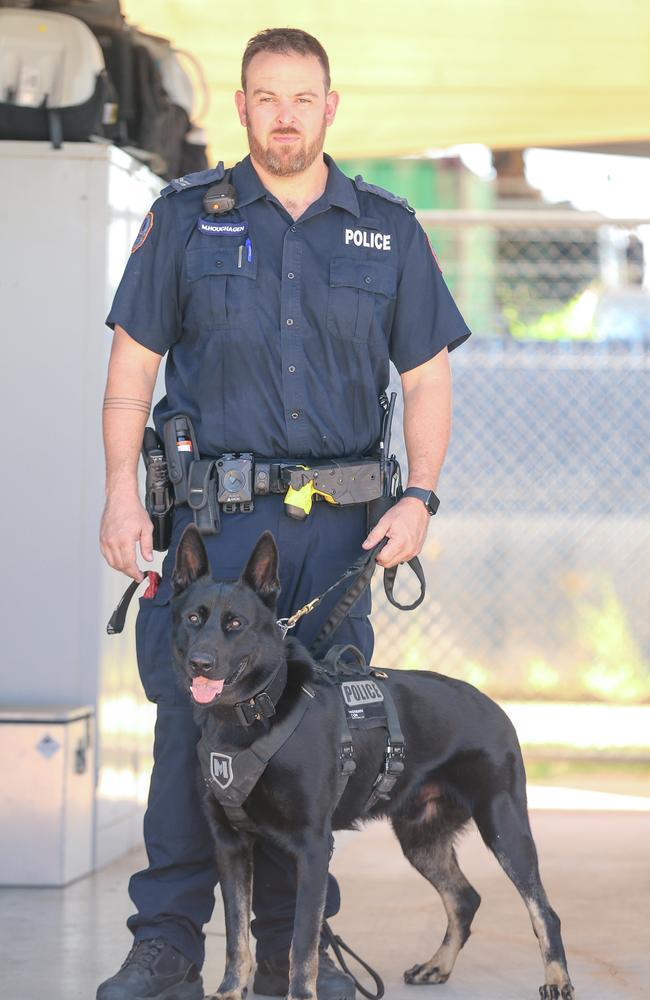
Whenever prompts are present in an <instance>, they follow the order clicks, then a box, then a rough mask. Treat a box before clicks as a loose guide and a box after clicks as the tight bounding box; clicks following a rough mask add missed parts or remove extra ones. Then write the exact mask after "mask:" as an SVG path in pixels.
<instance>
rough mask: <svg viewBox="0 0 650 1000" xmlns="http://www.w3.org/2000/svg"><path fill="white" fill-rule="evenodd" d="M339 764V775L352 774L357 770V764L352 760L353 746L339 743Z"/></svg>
mask: <svg viewBox="0 0 650 1000" xmlns="http://www.w3.org/2000/svg"><path fill="white" fill-rule="evenodd" d="M339 762H340V764H341V774H345V775H348V776H349V775H350V774H354V772H355V771H356V769H357V762H356V760H355V759H354V744H353V743H341V749H340V751H339Z"/></svg>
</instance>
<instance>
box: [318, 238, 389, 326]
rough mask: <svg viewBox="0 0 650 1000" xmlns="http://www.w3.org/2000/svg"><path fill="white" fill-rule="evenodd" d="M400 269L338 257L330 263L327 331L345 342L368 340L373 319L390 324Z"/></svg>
mask: <svg viewBox="0 0 650 1000" xmlns="http://www.w3.org/2000/svg"><path fill="white" fill-rule="evenodd" d="M396 292H397V270H396V268H394V267H392V266H391V265H390V264H383V263H380V262H379V261H374V260H373V261H370V260H366V261H363V260H350V259H349V258H347V257H335V258H334V259H333V260H332V262H331V264H330V287H329V296H328V302H327V329H328V330H329V331H330V333H332V334H333V335H334V336H335V337H342V338H343V339H344V340H356V341H362V342H363V341H367V340H368V337H369V336H370V329H371V326H372V323H373V320H375V321H377V322H378V323H379V324H380V326H382V327H385V326H389V325H390V319H391V317H392V312H393V308H394V304H395V295H396Z"/></svg>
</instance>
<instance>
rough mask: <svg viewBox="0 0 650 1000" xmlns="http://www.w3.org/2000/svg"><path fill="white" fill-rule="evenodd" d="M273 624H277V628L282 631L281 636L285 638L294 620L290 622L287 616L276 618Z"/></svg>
mask: <svg viewBox="0 0 650 1000" xmlns="http://www.w3.org/2000/svg"><path fill="white" fill-rule="evenodd" d="M275 624H276V625H277V626H278V628H279V629H280V631H281V632H282V638H283V639H286V638H287V632H288V631H289V629H290V628H293V627H294V625H295V624H296V623H295V622H293V623H290V619H289V618H278V620H277V621H276V623H275Z"/></svg>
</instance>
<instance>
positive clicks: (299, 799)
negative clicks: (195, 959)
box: [172, 525, 574, 1000]
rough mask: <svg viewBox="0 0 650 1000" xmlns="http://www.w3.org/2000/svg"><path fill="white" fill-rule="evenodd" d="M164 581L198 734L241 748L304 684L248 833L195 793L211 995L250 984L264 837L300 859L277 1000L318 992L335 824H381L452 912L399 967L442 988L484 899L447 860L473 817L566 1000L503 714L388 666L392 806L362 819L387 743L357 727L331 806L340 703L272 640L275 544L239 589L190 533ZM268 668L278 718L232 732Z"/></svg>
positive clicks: (474, 694) (219, 998)
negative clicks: (257, 856) (221, 919)
mask: <svg viewBox="0 0 650 1000" xmlns="http://www.w3.org/2000/svg"><path fill="white" fill-rule="evenodd" d="M172 583H173V589H174V598H173V601H172V610H173V639H172V643H173V648H174V658H175V665H176V669H177V671H178V676H179V679H180V682H181V684H182V686H183V688H184V689H185V690H187V691H190V692H191V694H192V696H193V698H194V701H195V703H196V716H197V721H198V723H199V725H200V726H202V727H203V729H204V732H205V731H206V727H207V728H209V729H210V730H212V731H214V725H215V723H216V724H217V726H218V731H219V733H220V738H221V736H223V738H224V740H225V741H226V743H227V745H228V746H230V747H234V748H238V749H239V748H245V747H247V746H249V745H250V744H252V743H253V741H254V740H256V739H257V738H258V737H259V736H260V735H262V734H264V733H265V732H266V731H269V730H271V729H272V727H273V726H274V725H277V724H279V723H281V722H282V720H283V719H284V718H285V717H286V716H287V713H288V712H289V711H291V709H292V707H293V705H294V704H295V703H296V700H298V699H300V698H304V693H303V692H304V685H307V686H308V689H309V690H310V691H311V692H312V694H314V695H315V697H313V698H312V700H311V701H310V702H309V706H308V710H307V711H306V713H305V715H304V717H303V718H302V721H301V722H300V723H299V724H298V727H297V728H296V729H295V731H294V732H293V734H292V735H291V736H290V738H289V739H288V741H287V742H286V743H285V745H284V746H283V747H282V748H281V749H280V750H279V751H278V752H277V753H276V754H275V756H274V757H273V758H272V759H271V761H270V763H269V764H268V766H267V767H266V770H265V771H264V773H263V774H262V777H261V778H260V780H259V781H258V783H257V784H256V785H255V787H254V789H253V791H252V792H251V793H250V795H249V797H248V798H247V799H246V801H245V803H244V805H245V812H246V813H247V815H248V817H249V818H250V820H252V822H253V823H254V824H255V828H256V832H255V833H254V834H251V833H248V832H246V833H244V832H238V830H236V829H234V828H233V826H232V825H231V824H230V822H229V821H228V818H227V816H226V813H225V812H224V809H223V808H222V806H221V805H220V804H219V803H218V802H217V800H216V799H215V797H214V796H213V795H212V794H211V793H210V792H209V791H208V792H207V793H206V808H207V814H208V818H209V821H210V826H211V828H212V832H213V834H214V839H215V845H216V860H217V865H218V869H219V873H220V878H221V891H222V894H223V901H224V908H225V918H226V936H227V962H226V970H225V974H224V978H223V981H222V983H221V985H220V987H219V989H218V991H217V993H216V994H215V1000H243V998H244V997H245V995H246V991H247V983H248V978H249V975H250V972H251V966H252V961H251V955H250V951H249V947H248V933H249V920H250V905H251V878H252V861H251V855H252V846H253V842H254V838H255V836H259V837H267V838H269V839H270V840H272V841H273V842H274V843H275V844H276V845H278V846H279V847H280V848H282V849H283V850H284V851H285V852H287V854H288V855H290V856H291V857H293V858H294V859H295V861H296V865H297V877H298V892H297V900H296V919H295V925H294V932H293V940H292V944H291V955H290V976H289V994H288V998H287V1000H307V998H310V1000H311V998H315V997H316V970H317V961H318V944H319V935H320V930H321V921H322V913H323V906H324V897H325V885H326V879H327V869H328V863H329V854H330V843H331V831H332V830H341V829H349V828H353V827H354V826H355V823H356V822H357V821H358V820H362V819H368V818H370V819H377V818H379V817H380V816H388V818H389V819H390V822H391V824H392V826H393V829H394V831H395V833H396V835H397V839H398V840H399V842H400V845H401V847H402V850H403V852H404V854H405V856H406V857H407V858H408V860H409V861H410V862H411V864H412V865H413V867H414V868H415V869H416V870H417V871H418V872H420V874H421V875H423V876H424V878H426V879H427V881H429V882H430V883H431V885H433V886H434V888H435V889H437V890H438V892H439V893H440V896H441V897H442V901H443V903H444V906H445V910H446V912H447V918H448V927H447V931H446V933H445V936H444V938H443V940H442V943H441V945H440V947H439V948H438V950H437V951H436V952H435V954H434V955H433V957H432V958H430V959H429V960H428V961H425V962H423V963H422V964H418V965H414V966H413V967H412V968H410V969H408V970H407V971H406V972H405V973H404V979H405V982H407V983H409V984H410V983H444V982H445V981H446V980H447V979H448V978H449V975H450V974H451V971H452V968H453V966H454V962H455V960H456V956H457V955H458V952H459V951H460V949H461V948H462V946H463V945H464V943H465V941H466V940H467V938H468V937H469V933H470V925H471V922H472V918H473V917H474V914H475V913H476V910H477V908H478V906H479V903H480V897H479V895H478V893H477V892H476V890H475V889H473V888H472V886H471V885H470V884H469V882H468V881H467V880H466V878H465V877H464V875H463V873H462V872H461V871H460V869H459V867H458V863H457V860H456V855H455V852H454V838H455V836H456V835H457V834H458V832H459V831H460V830H461V828H462V827H463V826H465V824H467V823H468V822H469V820H470V819H473V820H474V821H475V823H476V825H477V826H478V829H479V831H480V833H481V836H482V837H483V840H484V841H485V843H486V844H487V846H488V847H489V848H490V850H491V851H493V852H494V854H495V856H496V858H497V860H498V861H499V862H500V864H501V866H502V867H503V869H504V871H505V872H506V874H507V875H508V877H509V878H510V879H511V880H512V882H513V883H514V885H515V886H516V888H517V889H518V891H519V892H520V894H521V896H522V898H523V900H524V903H525V904H526V907H527V908H528V912H529V914H530V918H531V921H532V924H533V929H534V931H535V934H536V935H537V938H538V940H539V945H540V950H541V954H542V962H543V964H544V985H543V986H541V987H540V990H539V992H540V996H541V997H542V1000H560V998H562V1000H573V998H574V991H573V987H572V985H571V982H570V979H569V973H568V970H567V964H566V958H565V954H564V948H563V945H562V939H561V936H560V921H559V918H558V916H557V915H556V913H555V912H554V911H553V910H552V909H551V906H550V904H549V902H548V899H547V897H546V893H545V891H544V888H543V886H542V883H541V881H540V876H539V871H538V865H537V853H536V850H535V844H534V842H533V838H532V834H531V830H530V826H529V822H528V813H527V809H526V778H525V772H524V765H523V761H522V758H521V751H520V749H519V744H518V741H517V736H516V734H515V731H514V728H513V726H512V724H511V722H510V720H509V719H508V718H507V716H506V715H505V714H504V712H503V711H502V710H501V709H500V708H499V707H498V705H496V704H495V703H494V702H493V701H491V700H490V699H489V698H487V697H486V696H485V695H483V694H481V692H480V691H478V690H476V688H473V687H471V685H469V684H466V683H464V682H462V681H458V680H453V679H452V678H450V677H444V676H442V675H441V674H436V673H431V672H429V671H414V670H409V671H406V670H388V671H386V674H387V679H386V680H384V681H383V683H384V684H386V685H387V686H388V687H389V689H390V692H391V694H392V697H393V700H394V703H395V705H396V707H397V710H398V713H399V718H400V723H401V728H402V730H403V733H404V737H405V745H406V763H405V769H404V772H403V774H402V775H401V776H400V778H399V780H398V782H397V784H396V786H395V788H394V790H393V794H392V797H391V799H390V800H389V801H388V802H386V801H380V802H378V803H377V804H376V805H374V806H373V807H372V808H371V809H370V812H369V813H368V814H366V813H364V806H365V804H366V803H367V801H368V799H369V796H370V792H371V788H372V785H373V782H374V781H375V778H376V776H377V774H378V773H379V771H380V770H381V766H382V762H383V758H384V750H385V740H386V734H385V731H384V730H382V729H364V730H361V729H355V730H353V738H354V747H355V756H356V758H357V769H356V771H355V772H354V774H353V775H352V776H351V778H350V780H349V782H348V784H347V787H346V789H345V792H344V793H343V796H342V798H341V800H340V801H339V802H338V804H336V799H337V785H338V775H339V738H338V737H339V731H340V722H339V719H340V699H341V695H340V693H339V691H338V689H337V686H336V685H335V684H333V683H332V682H331V681H330V682H328V681H327V678H326V677H325V676H322V675H321V673H320V672H319V671H318V670H317V669H316V668H315V665H314V661H313V660H312V659H311V658H310V656H309V654H308V653H307V651H306V649H305V648H304V647H303V646H302V645H301V644H300V643H299V642H297V641H296V640H294V639H291V638H287V639H283V637H282V633H281V631H280V629H279V628H278V626H277V624H276V614H275V607H276V602H277V598H278V594H279V589H280V586H279V581H278V552H277V548H276V545H275V541H274V539H273V536H272V535H271V534H270V533H268V532H266V533H265V534H264V535H262V536H261V538H260V539H259V541H258V543H257V545H256V546H255V549H254V551H253V553H252V555H251V557H250V559H249V561H248V564H247V566H246V568H245V570H244V572H243V573H242V575H241V577H240V579H239V580H238V581H237V582H236V583H234V584H223V583H215V582H214V581H213V580H212V578H211V575H210V567H209V565H208V558H207V554H206V551H205V547H204V545H203V541H202V539H201V536H200V534H199V532H198V531H197V529H196V528H195V527H194V526H193V525H190V526H189V527H188V528H187V529H186V530H185V533H184V535H183V537H182V539H181V542H180V544H179V548H178V552H177V556H176V565H175V569H174V574H173V577H172ZM278 669H279V672H280V677H281V679H282V680H281V685H282V684H283V685H284V686H283V689H282V693H281V694H280V696H279V698H278V699H277V702H276V714H274V715H273V716H272V717H271V718H270V719H260V720H259V721H255V722H253V724H252V725H249V726H244V725H242V724H240V722H239V721H238V715H237V712H236V711H235V708H234V706H235V705H238V704H241V703H244V702H249V701H250V698H251V696H252V695H254V694H255V693H256V692H259V691H260V690H262V689H263V688H264V687H265V684H266V683H267V682H268V680H269V679H270V678H271V677H272V676H273V675H274V674H275V675H276V676H277V672H278Z"/></svg>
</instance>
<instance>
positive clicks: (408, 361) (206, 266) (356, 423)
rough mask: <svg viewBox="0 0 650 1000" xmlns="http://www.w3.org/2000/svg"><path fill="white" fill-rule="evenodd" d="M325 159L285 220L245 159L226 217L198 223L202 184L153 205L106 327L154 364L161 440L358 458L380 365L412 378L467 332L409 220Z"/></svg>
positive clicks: (369, 437)
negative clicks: (187, 432)
mask: <svg viewBox="0 0 650 1000" xmlns="http://www.w3.org/2000/svg"><path fill="white" fill-rule="evenodd" d="M325 160H326V163H327V165H328V168H329V173H328V180H327V185H326V188H325V191H324V193H323V195H322V196H321V197H320V198H319V199H318V200H317V201H315V202H314V203H313V204H312V205H310V207H309V208H308V209H307V210H306V211H305V213H304V214H303V215H302V216H301V217H300V218H299V219H298V220H295V221H294V220H293V219H292V218H291V216H290V215H289V214H288V212H287V211H286V209H285V208H283V206H282V205H281V204H280V202H279V201H278V200H277V199H276V198H275V197H274V196H273V195H272V194H270V193H269V192H268V191H267V190H266V189H265V188H264V186H263V185H262V182H261V181H260V179H259V177H258V175H257V173H256V172H255V169H254V167H253V165H252V163H251V160H250V158H249V157H246V159H244V160H243V161H242V162H241V163H239V164H237V166H236V167H235V168H234V169H233V172H232V183H233V184H234V187H235V190H236V192H237V200H236V207H235V209H234V210H233V211H232V212H231V213H228V215H222V216H218V217H215V216H210V217H206V216H205V215H204V212H203V208H202V198H203V195H204V194H205V192H206V190H207V187H206V185H205V184H203V185H202V186H197V187H189V188H188V189H186V190H181V191H179V192H178V193H173V194H171V195H169V196H168V197H165V198H159V199H158V200H157V201H156V202H155V203H154V205H153V207H152V209H151V213H150V217H151V218H153V225H149V224H148V223H147V228H146V229H143V230H142V232H146V234H147V235H146V237H145V239H144V240H142V237H139V238H138V239H137V240H136V243H135V244H134V250H133V251H132V254H131V258H130V260H129V262H128V264H127V267H126V270H125V272H124V276H123V278H122V281H121V283H120V286H119V288H118V290H117V293H116V295H115V299H114V302H113V306H112V308H111V312H110V314H109V316H108V319H107V323H108V325H109V326H111V327H114V325H115V324H119V325H120V326H121V327H123V328H124V329H125V330H126V331H127V333H128V334H129V335H130V336H131V337H132V338H133V339H134V340H136V341H138V342H139V343H140V344H143V345H144V346H145V347H147V348H149V349H150V350H152V351H155V352H156V353H158V354H161V355H164V354H167V365H166V374H165V379H166V391H167V394H166V396H165V397H164V398H163V399H162V400H161V402H160V403H159V404H158V405H157V406H156V408H155V410H154V417H155V421H156V426H157V428H158V431H159V433H160V432H161V431H162V426H163V424H164V423H165V421H166V420H168V419H169V418H170V417H171V416H173V415H175V414H178V413H187V414H188V415H189V416H190V417H191V418H192V420H193V423H194V427H195V431H196V434H197V439H198V445H199V449H200V451H201V453H202V454H205V455H218V454H221V453H223V452H227V451H252V452H254V453H255V454H256V455H258V456H263V457H290V458H298V457H305V458H324V457H334V456H336V457H344V456H350V455H364V454H366V455H367V454H370V453H371V452H372V451H373V449H374V448H376V446H377V443H378V438H379V431H380V416H381V413H380V407H379V403H378V396H379V394H380V393H381V392H382V391H383V390H384V389H385V388H386V387H387V385H388V380H389V359H390V360H392V361H393V362H394V364H395V365H396V367H397V369H398V371H399V372H400V373H401V372H405V371H409V370H410V369H412V368H416V367H417V366H418V365H421V364H423V363H424V362H426V361H428V360H430V359H431V358H432V357H434V355H436V354H437V353H438V352H439V351H441V350H442V349H443V348H444V347H448V348H449V349H450V350H452V349H453V348H454V347H456V346H458V345H459V344H460V343H462V342H463V341H464V340H465V339H466V338H467V337H468V336H469V333H470V331H469V330H468V328H467V326H466V324H465V322H464V320H463V318H462V316H461V315H460V313H459V311H458V309H457V307H456V305H455V303H454V301H453V299H452V297H451V294H450V293H449V290H448V288H447V286H446V284H445V282H444V279H443V277H442V274H441V272H440V269H439V267H438V264H437V261H436V259H435V257H434V255H433V253H432V250H431V246H430V244H429V241H428V238H427V236H426V234H425V233H424V231H423V229H422V227H421V226H420V225H419V223H418V222H417V220H416V219H415V217H414V215H413V214H412V212H410V211H409V210H407V209H406V208H405V207H404V206H403V205H401V204H397V203H396V202H394V201H391V200H389V198H387V197H384V196H382V195H380V194H376V193H374V192H371V191H366V190H361V189H359V188H358V187H357V186H356V184H355V183H354V182H353V181H352V180H350V179H349V178H348V177H346V176H345V175H344V174H343V173H342V172H341V171H340V170H339V169H338V167H337V166H336V164H335V163H334V162H333V161H332V160H331V159H330V158H329V157H325ZM206 218H208V219H209V221H211V222H215V223H218V225H216V226H214V232H211V231H209V229H210V227H209V226H206V225H205V220H206ZM200 220H203V222H204V225H203V227H202V228H199V222H200ZM224 223H225V226H224V225H223V224H224ZM136 248H137V249H136Z"/></svg>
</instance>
